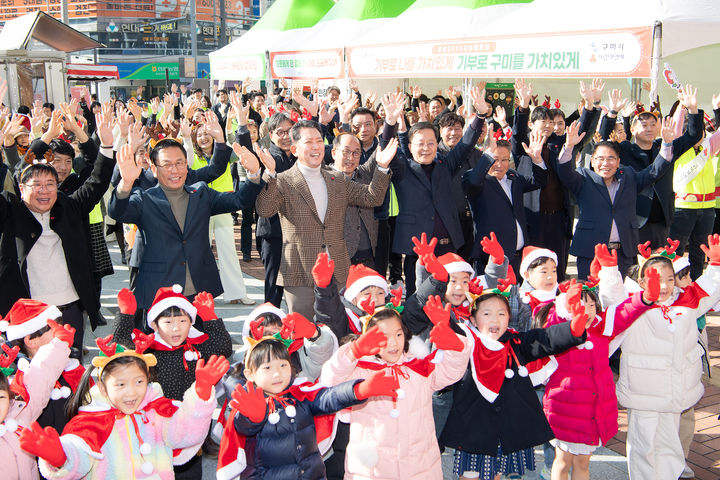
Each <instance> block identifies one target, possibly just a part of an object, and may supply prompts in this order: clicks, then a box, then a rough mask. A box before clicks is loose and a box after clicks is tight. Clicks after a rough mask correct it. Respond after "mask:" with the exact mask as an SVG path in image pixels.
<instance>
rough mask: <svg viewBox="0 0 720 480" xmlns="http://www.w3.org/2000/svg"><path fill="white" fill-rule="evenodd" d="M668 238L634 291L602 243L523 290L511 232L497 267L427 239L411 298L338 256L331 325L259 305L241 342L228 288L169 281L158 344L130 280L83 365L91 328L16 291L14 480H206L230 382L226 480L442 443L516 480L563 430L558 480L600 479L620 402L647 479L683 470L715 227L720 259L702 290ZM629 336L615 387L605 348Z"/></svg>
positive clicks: (413, 455) (719, 272)
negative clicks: (227, 308)
mask: <svg viewBox="0 0 720 480" xmlns="http://www.w3.org/2000/svg"><path fill="white" fill-rule="evenodd" d="M668 241H669V242H670V243H669V245H668V246H667V247H666V248H665V249H662V250H661V251H657V252H651V251H650V250H649V249H648V248H647V247H646V246H645V247H643V246H640V251H641V254H642V258H641V261H640V264H639V266H638V276H637V281H636V282H633V281H630V280H626V281H625V282H623V280H622V277H621V275H620V273H619V271H618V268H617V256H616V254H615V252H613V253H612V254H611V253H610V251H608V249H607V246H605V245H603V244H598V246H597V247H596V249H595V260H594V262H593V265H592V273H593V275H591V277H590V279H589V280H588V281H586V282H580V283H578V282H576V281H575V280H570V281H568V282H564V283H562V284H560V285H558V283H557V276H556V273H555V269H556V265H557V256H556V255H555V254H554V253H553V252H552V251H549V250H547V249H538V248H532V247H529V248H527V249H526V250H525V252H524V256H523V259H522V262H521V264H520V274H521V276H522V279H523V283H522V285H520V286H518V285H517V284H516V283H517V280H516V278H515V275H514V272H513V271H512V267H509V266H508V263H509V262H508V259H507V257H506V256H505V254H504V252H503V249H502V247H501V246H500V245H499V243H498V242H497V239H496V238H495V236H494V235H491V236H490V238H484V239H483V241H482V246H483V249H484V251H485V253H487V254H488V255H489V258H490V260H489V263H488V267H487V268H486V270H485V274H484V275H483V276H481V277H475V273H474V271H473V269H472V267H471V266H470V265H469V264H468V263H466V262H464V261H463V260H462V259H461V258H459V257H457V256H456V255H454V254H446V255H443V256H440V257H439V258H438V257H436V256H435V254H434V246H435V241H434V239H431V240H430V241H428V240H427V238H426V237H424V236H423V237H422V238H420V239H417V238H414V239H413V242H414V243H415V252H416V253H417V254H418V257H419V262H420V264H421V265H422V266H423V268H424V269H425V270H426V271H427V273H428V276H427V278H425V279H424V280H423V279H422V278H420V280H419V282H418V283H419V288H418V289H417V291H416V292H415V293H414V294H412V295H410V296H409V297H408V298H407V300H406V302H405V303H404V305H403V303H402V298H401V293H400V292H399V291H391V290H390V288H389V286H388V284H387V282H386V281H385V279H384V278H383V277H382V276H381V275H379V274H377V272H375V271H373V270H372V269H370V268H368V267H365V266H362V265H357V266H353V267H352V268H351V270H350V274H349V275H348V279H347V283H346V285H345V287H344V288H343V289H338V286H337V285H336V282H335V281H334V276H333V275H334V263H333V261H332V260H331V259H329V258H328V255H327V254H326V253H321V254H320V255H319V256H318V258H317V262H316V264H315V267H314V268H313V271H312V273H313V278H314V281H315V312H316V318H315V319H313V320H310V319H307V318H305V317H303V316H302V315H299V314H297V313H289V314H288V313H285V312H283V311H282V310H280V309H278V308H276V307H274V306H272V305H270V304H264V305H261V306H259V307H258V308H256V309H255V311H253V313H252V314H251V315H250V316H249V317H248V318H247V319H246V321H245V325H244V330H243V335H244V339H245V344H244V346H243V347H242V348H241V349H240V350H239V351H238V352H236V353H233V349H232V341H231V339H230V335H229V334H228V332H227V330H226V329H225V326H224V324H223V321H222V320H221V319H219V318H218V317H217V315H216V314H215V310H214V301H213V298H212V296H211V295H209V294H206V293H199V294H198V295H197V296H196V297H195V299H194V301H193V302H190V301H189V300H188V299H187V298H186V297H185V296H183V295H182V293H181V292H180V291H179V289H178V288H177V287H165V288H161V289H160V290H158V292H157V295H156V296H155V300H154V302H153V304H152V306H151V307H150V309H149V310H148V312H147V330H146V332H153V333H150V334H148V333H145V332H143V331H141V330H138V329H135V328H134V317H135V310H136V302H135V299H134V297H133V295H132V293H130V291H129V290H127V289H123V290H122V291H121V292H120V293H119V294H118V306H119V314H118V317H117V319H116V323H115V327H114V334H113V335H111V336H108V337H106V338H100V339H98V340H97V346H98V348H99V349H100V354H99V355H98V356H97V357H95V358H93V359H92V363H91V367H90V368H88V369H85V368H83V367H82V366H81V365H80V364H79V362H78V361H77V360H74V359H72V358H71V346H72V344H73V338H74V334H75V331H74V329H73V328H72V327H70V326H67V325H66V326H63V325H61V324H59V323H58V319H59V318H60V317H61V314H60V311H59V310H58V309H57V308H56V307H54V306H52V305H46V304H44V303H42V302H39V301H36V300H27V299H23V300H20V301H18V302H17V303H16V304H15V305H14V306H13V308H12V309H11V311H10V312H9V314H8V315H7V318H6V319H5V320H4V321H3V322H2V325H0V327H1V328H2V330H3V332H4V335H5V339H6V340H7V342H8V343H7V344H3V345H2V350H3V353H2V356H0V367H1V371H2V374H1V375H0V443H1V444H2V446H3V448H2V449H0V458H2V459H3V460H4V462H3V464H4V474H3V478H9V479H36V478H39V476H40V475H43V476H44V477H45V478H57V479H80V478H91V479H113V478H117V479H127V478H158V479H171V478H200V476H201V475H202V468H201V462H199V460H198V459H199V458H200V457H199V456H198V455H197V452H198V450H199V449H200V448H201V445H202V444H203V441H205V439H206V437H207V436H208V435H209V432H210V430H211V428H210V427H211V423H212V417H213V412H214V410H215V408H216V407H218V406H219V405H218V400H217V398H220V397H221V396H222V393H223V392H224V394H225V397H226V399H227V400H226V401H225V406H224V408H223V411H222V414H221V416H220V418H219V419H218V423H219V427H220V429H221V430H222V441H221V443H220V452H219V456H218V471H217V478H220V479H222V480H225V479H232V478H251V479H261V478H262V479H289V478H303V479H305V478H307V479H319V478H345V479H401V478H402V479H440V478H442V477H443V473H442V465H441V451H442V450H441V449H443V448H445V449H454V472H455V474H456V475H458V477H459V478H460V479H471V478H483V479H495V480H497V479H499V478H501V476H503V475H505V476H506V477H505V478H519V477H520V476H522V475H523V474H524V473H525V472H526V471H527V470H533V469H534V468H535V460H534V454H533V447H535V446H537V445H543V444H545V443H546V442H550V444H551V445H552V447H553V448H554V461H553V463H552V478H553V479H554V480H560V479H565V478H567V477H568V474H571V475H572V478H573V480H579V479H580V480H581V479H587V478H589V462H590V458H591V456H592V455H593V452H594V451H595V450H596V449H597V448H598V447H600V446H602V445H604V444H606V443H607V441H608V440H609V439H610V438H612V437H613V436H614V435H615V434H616V433H617V431H618V403H619V404H620V405H622V406H623V407H626V408H627V409H628V437H627V456H628V465H629V472H630V477H631V478H641V479H646V478H653V479H673V480H674V479H677V478H678V476H679V475H680V474H681V472H682V471H683V468H684V466H685V459H684V458H685V454H684V452H683V448H684V445H683V439H682V438H681V433H680V432H681V416H685V417H687V412H692V408H693V406H694V405H695V404H696V403H697V401H698V400H699V399H700V397H701V396H702V393H703V386H702V382H701V374H702V363H701V357H702V355H703V352H704V350H703V348H702V346H701V345H700V344H698V340H699V332H701V331H702V329H703V327H704V323H703V324H702V325H701V322H703V320H702V317H703V315H704V314H705V313H706V312H707V311H708V310H710V309H711V308H712V307H713V306H714V305H715V304H716V303H718V301H719V300H720V287H719V286H720V236H718V235H715V236H711V237H709V238H708V245H707V246H703V250H704V251H705V253H706V255H707V256H708V258H709V260H710V265H709V266H708V268H707V270H706V272H705V273H704V274H703V275H702V276H701V277H699V278H698V279H697V281H695V282H690V281H689V279H688V278H687V275H686V274H687V267H688V265H687V262H686V261H683V259H682V257H678V256H676V254H675V248H676V243H675V242H672V241H671V240H669V239H668ZM198 317H199V319H200V320H199V322H198V321H197V319H198ZM620 345H622V351H623V352H622V356H621V359H620V376H619V380H618V382H617V385H615V383H614V381H613V373H612V371H611V369H610V366H609V362H608V358H609V356H610V355H611V354H612V353H613V352H614V351H615V350H616V349H617V348H618V346H620ZM230 361H232V363H233V365H232V368H231V365H230ZM216 385H218V386H221V387H222V388H221V392H219V394H218V395H217V396H216V393H215V387H216ZM540 385H544V387H545V388H544V390H543V391H544V393H543V395H542V397H543V398H542V401H540V400H539V399H538V396H537V394H536V387H538V386H540ZM686 430H687V428H686ZM691 431H692V429H691ZM684 437H687V435H684ZM690 438H692V436H690ZM684 441H685V442H686V443H687V440H684Z"/></svg>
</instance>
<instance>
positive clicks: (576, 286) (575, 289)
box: [565, 278, 582, 309]
mask: <svg viewBox="0 0 720 480" xmlns="http://www.w3.org/2000/svg"><path fill="white" fill-rule="evenodd" d="M581 297H582V283H578V282H576V281H575V279H574V278H571V279H570V281H569V282H568V289H567V291H566V292H565V299H566V301H567V306H568V309H569V308H570V307H571V306H572V305H573V304H575V303H578V302H580V298H581Z"/></svg>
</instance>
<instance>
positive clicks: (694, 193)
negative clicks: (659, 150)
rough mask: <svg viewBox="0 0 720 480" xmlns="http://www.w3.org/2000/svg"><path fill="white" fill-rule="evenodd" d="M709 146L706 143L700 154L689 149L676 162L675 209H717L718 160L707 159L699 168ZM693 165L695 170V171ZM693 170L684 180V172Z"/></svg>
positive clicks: (674, 168)
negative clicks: (716, 177) (716, 181)
mask: <svg viewBox="0 0 720 480" xmlns="http://www.w3.org/2000/svg"><path fill="white" fill-rule="evenodd" d="M708 146H709V144H708V143H707V141H706V142H704V143H703V144H702V146H701V147H700V151H699V153H695V149H694V148H690V149H688V150H687V151H686V152H685V153H683V154H682V155H680V157H678V158H677V160H675V164H674V165H673V190H674V191H675V208H688V209H700V208H714V207H715V201H716V200H715V176H716V175H715V171H716V170H717V169H716V167H717V160H716V159H715V158H713V157H711V158H707V159H706V160H705V164H704V165H703V166H702V167H699V165H700V164H701V163H699V162H701V160H702V159H703V156H704V155H707V153H705V152H706V151H707V148H708ZM693 163H694V164H695V168H694V169H693V167H692V166H693ZM688 170H691V171H692V173H690V174H688V175H687V176H686V177H685V178H686V179H688V180H684V179H683V175H682V173H683V172H688Z"/></svg>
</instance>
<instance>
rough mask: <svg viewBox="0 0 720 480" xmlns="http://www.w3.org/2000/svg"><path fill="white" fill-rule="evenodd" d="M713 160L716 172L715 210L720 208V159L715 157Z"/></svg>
mask: <svg viewBox="0 0 720 480" xmlns="http://www.w3.org/2000/svg"><path fill="white" fill-rule="evenodd" d="M712 160H713V169H714V170H715V208H720V168H718V167H720V158H719V157H718V156H717V155H715V156H714V157H713V158H712Z"/></svg>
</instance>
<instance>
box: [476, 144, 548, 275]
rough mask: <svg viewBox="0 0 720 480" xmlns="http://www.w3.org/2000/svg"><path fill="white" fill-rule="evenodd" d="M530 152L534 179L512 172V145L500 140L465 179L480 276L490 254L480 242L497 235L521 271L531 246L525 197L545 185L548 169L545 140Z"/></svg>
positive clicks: (513, 263)
mask: <svg viewBox="0 0 720 480" xmlns="http://www.w3.org/2000/svg"><path fill="white" fill-rule="evenodd" d="M533 140H534V141H531V143H530V147H529V149H528V150H530V152H532V154H533V156H531V157H525V158H531V159H532V163H533V165H532V172H533V175H532V176H525V175H520V174H519V173H518V172H516V171H515V170H512V169H510V150H511V148H512V147H511V145H510V142H508V141H507V140H498V141H497V145H496V146H495V148H494V151H493V152H492V156H491V154H489V153H488V154H485V155H483V156H482V157H480V160H479V161H478V163H477V164H476V165H475V167H474V168H473V169H472V170H470V171H468V172H466V173H465V175H464V176H463V188H464V189H465V191H466V192H467V196H468V200H469V203H470V210H471V211H472V216H473V221H474V223H475V241H474V242H473V248H472V253H471V255H472V258H473V259H474V261H475V265H474V268H475V271H476V272H478V274H480V273H482V272H484V271H485V265H487V261H488V255H487V254H486V253H485V252H483V248H482V245H480V240H481V239H482V238H483V237H485V236H489V235H490V232H495V234H496V235H497V239H498V241H499V242H500V245H502V247H503V250H504V251H505V255H506V256H507V257H508V259H509V260H510V265H511V266H512V267H513V269H514V270H515V271H516V272H519V271H520V262H521V260H522V249H523V247H524V246H525V245H529V241H528V236H527V235H528V234H527V220H526V218H525V206H524V204H523V194H524V193H526V192H530V191H532V190H537V189H538V188H542V186H543V185H545V181H546V180H547V169H546V168H545V162H543V159H542V155H541V152H542V148H543V143H544V142H543V141H542V140H543V139H542V138H541V137H539V136H538V135H535V136H533Z"/></svg>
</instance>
